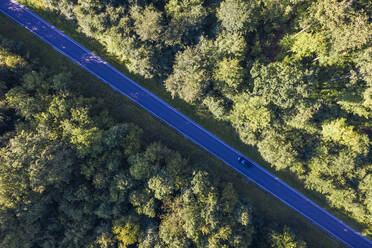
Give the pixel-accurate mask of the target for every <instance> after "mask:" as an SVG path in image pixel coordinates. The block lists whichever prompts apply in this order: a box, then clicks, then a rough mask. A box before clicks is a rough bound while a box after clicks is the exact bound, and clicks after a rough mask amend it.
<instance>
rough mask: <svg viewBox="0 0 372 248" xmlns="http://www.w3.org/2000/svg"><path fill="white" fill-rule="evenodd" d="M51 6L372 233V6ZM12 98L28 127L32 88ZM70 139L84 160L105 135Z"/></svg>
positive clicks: (53, 1) (325, 1)
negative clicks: (371, 193)
mask: <svg viewBox="0 0 372 248" xmlns="http://www.w3.org/2000/svg"><path fill="white" fill-rule="evenodd" d="M42 2H43V3H44V4H45V6H46V7H48V8H51V9H54V10H57V11H59V12H60V13H61V14H63V15H64V16H65V17H66V18H67V19H70V20H71V21H73V22H75V23H77V25H78V26H79V28H80V30H81V31H82V32H83V33H85V34H86V35H88V36H91V37H93V38H95V39H97V40H98V41H100V42H101V43H102V44H103V45H105V46H106V48H107V50H108V51H109V52H111V53H113V54H115V55H117V56H118V57H119V58H121V59H122V60H123V61H124V62H125V64H126V66H127V67H128V69H129V70H130V71H131V72H134V73H137V74H140V75H142V76H144V77H147V78H159V79H162V80H163V81H164V86H165V88H166V90H167V91H168V92H169V93H170V94H171V95H172V96H173V97H180V98H182V99H183V100H185V101H186V102H187V103H190V104H194V105H196V106H203V107H204V108H206V109H208V110H209V111H210V112H211V113H212V114H213V116H215V118H216V119H219V120H224V121H230V122H231V124H232V125H233V126H234V127H235V128H236V131H237V133H238V135H239V136H240V137H241V139H242V140H243V141H244V142H245V143H248V144H253V145H257V147H258V149H259V151H260V153H261V154H262V156H263V158H264V159H266V160H267V161H269V162H270V163H271V164H272V166H273V167H275V168H276V169H283V170H290V171H292V172H293V173H294V174H295V175H297V176H298V179H300V180H302V182H303V183H304V185H305V187H308V188H311V189H313V190H316V191H318V192H321V193H322V194H324V195H325V196H326V197H327V199H328V200H329V202H330V205H332V206H336V207H338V208H340V209H342V210H343V211H345V210H346V212H347V214H349V215H351V216H352V217H353V218H354V219H356V220H357V221H359V222H361V223H362V224H365V225H366V226H369V227H371V226H372V222H371V219H370V216H371V215H372V212H371V209H370V205H371V204H370V201H368V197H366V194H367V193H366V191H365V190H364V191H363V190H361V188H360V187H361V186H360V185H362V184H363V185H365V180H367V179H365V178H366V175H368V174H370V170H371V169H370V166H371V160H372V159H371V156H372V155H371V154H372V152H371V130H372V126H371V121H370V120H371V118H372V81H371V78H372V60H371V58H372V52H371V51H372V50H371V42H372V23H371V15H372V8H371V4H370V1H365V0H354V1H348V0H312V1H303V0H285V1H277V0H217V1H200V0H170V1H163V0H156V1H150V0H144V1H105V0H96V1H80V0H79V1H67V0H64V1H57V0H42ZM2 63H3V64H4V63H5V64H8V65H9V66H10V67H13V69H12V70H15V69H16V68H17V66H19V65H22V61H21V59H20V58H17V57H13V58H9V59H8V61H7V62H2ZM9 70H10V69H9ZM1 80H2V79H1ZM1 80H0V81H1ZM0 86H1V84H0ZM159 86H160V85H159ZM1 89H3V87H2V86H1ZM16 96H20V97H19V101H18V100H17V97H16ZM8 98H9V102H11V103H12V104H13V105H12V106H16V105H17V106H24V108H22V109H19V110H17V111H18V112H22V111H23V114H24V118H26V119H27V118H30V114H29V116H27V113H34V112H35V111H36V112H37V111H40V109H38V108H40V106H39V104H36V103H38V101H35V100H33V98H31V97H30V96H29V93H28V92H27V91H25V90H23V89H19V88H18V89H13V90H12V91H11V92H10V93H9V94H8ZM4 111H5V110H4ZM76 111H77V112H78V113H83V112H82V110H80V109H79V110H76ZM1 121H6V120H5V119H4V118H2V119H1ZM87 128H88V127H87ZM64 130H65V131H64V133H65V135H70V136H71V137H72V138H73V140H74V142H75V145H76V146H77V147H80V148H79V149H81V152H82V153H84V147H85V148H88V147H92V145H93V144H95V142H96V141H95V140H97V139H99V136H100V135H101V134H100V131H99V129H97V127H94V126H91V127H89V128H88V129H86V130H80V129H78V128H77V127H76V126H74V124H72V123H68V122H66V123H65V124H64ZM74 135H75V136H74ZM94 147H95V149H96V151H97V152H98V151H99V149H100V147H99V146H97V145H96V146H94ZM89 149H90V148H89ZM343 161H344V162H343ZM346 161H347V162H346ZM133 170H134V169H133ZM337 171H338V172H342V173H336V172H337ZM137 172H138V173H140V171H139V170H138V171H137ZM336 178H337V180H339V181H341V182H343V184H342V185H339V184H337V183H336V182H337V180H336ZM151 182H152V183H151V185H153V186H154V185H162V186H163V187H164V192H163V193H160V192H158V193H157V194H158V197H161V195H163V194H165V195H166V192H167V190H166V188H167V184H169V183H170V184H171V182H169V181H168V180H167V179H165V178H163V177H162V176H158V177H157V178H156V179H153V180H152V181H151ZM363 187H364V186H362V188H363ZM226 230H227V229H226ZM365 231H366V232H372V230H371V229H370V228H369V231H367V230H365ZM149 237H150V236H149Z"/></svg>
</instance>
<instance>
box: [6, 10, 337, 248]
mask: <svg viewBox="0 0 372 248" xmlns="http://www.w3.org/2000/svg"><path fill="white" fill-rule="evenodd" d="M38 14H40V15H41V16H42V17H43V18H45V19H47V20H48V21H51V20H52V19H53V18H52V16H51V15H49V14H48V13H44V15H43V14H42V12H38ZM48 16H49V17H48ZM54 20H59V19H58V18H54ZM53 24H55V25H56V26H58V27H59V28H61V27H62V29H64V26H66V29H64V30H65V32H66V33H67V34H69V35H70V36H72V38H74V39H75V40H77V41H78V42H80V43H82V44H84V45H85V46H86V47H88V48H89V49H91V50H93V51H94V52H96V53H97V54H99V55H100V56H101V57H103V58H104V59H106V60H108V61H109V62H110V63H112V64H113V65H114V66H116V67H117V68H119V69H120V70H122V71H123V72H124V73H126V74H127V75H129V76H131V77H132V78H134V79H135V80H136V81H137V82H140V83H141V84H142V85H144V86H145V87H147V88H148V89H150V90H151V91H153V92H154V93H155V94H157V95H158V96H160V97H162V98H163V99H165V100H166V101H168V102H172V105H173V106H175V107H176V108H177V109H179V110H182V112H184V113H185V114H187V115H188V116H190V117H191V118H192V119H194V120H195V121H197V122H199V123H200V124H201V125H203V126H204V127H206V128H207V129H209V130H211V131H212V132H214V133H215V134H217V135H218V136H220V137H221V138H222V139H224V140H225V141H227V142H228V143H230V144H232V145H233V146H234V147H236V148H237V149H240V150H242V151H244V152H245V153H246V154H247V155H248V156H250V157H251V158H253V159H254V160H256V161H257V162H259V163H261V164H263V161H262V160H260V158H259V156H258V155H257V154H255V153H254V149H252V148H251V147H248V146H246V145H244V144H242V143H241V142H239V139H238V138H237V137H236V136H233V135H231V134H233V133H234V131H233V129H232V128H231V127H230V126H228V125H227V124H225V123H219V122H216V121H214V120H213V119H212V118H210V116H208V115H207V114H206V113H202V112H200V111H196V110H195V109H194V108H192V107H190V106H189V105H186V104H185V103H183V102H182V101H180V100H175V101H172V100H171V99H170V98H169V96H168V94H167V93H166V92H164V91H163V90H162V89H160V88H161V87H158V86H159V85H161V84H160V82H154V81H144V80H142V79H141V78H138V77H135V76H133V75H130V74H129V73H127V71H126V70H125V68H124V67H123V65H120V64H119V63H118V61H116V60H115V58H114V57H110V56H109V55H105V51H104V49H103V48H102V47H101V46H100V45H99V44H98V43H97V42H95V41H92V40H89V39H87V38H86V37H84V36H83V35H81V34H79V33H77V32H75V31H74V29H73V28H71V26H70V25H67V24H66V23H63V22H61V23H60V24H58V23H55V22H53ZM69 29H71V30H69ZM0 30H1V33H2V35H4V36H6V37H9V38H11V39H15V40H23V41H24V42H25V43H26V44H25V45H26V46H27V47H28V48H29V49H30V50H31V56H30V57H31V58H32V57H33V56H32V55H33V54H35V57H36V56H37V57H39V58H40V59H41V64H44V65H49V67H50V68H51V69H53V70H60V69H61V68H62V69H64V70H67V71H71V72H72V73H73V74H74V75H75V77H76V78H75V79H76V81H78V82H82V87H83V89H84V90H86V92H87V95H91V96H92V95H94V96H99V97H102V98H103V99H104V100H105V102H106V104H108V106H111V107H112V113H113V114H114V115H115V116H116V117H117V118H118V119H119V120H126V121H131V122H134V123H136V124H138V125H139V126H141V127H143V128H144V130H145V133H146V134H147V140H148V141H152V140H161V141H162V142H163V143H165V144H166V145H168V146H169V147H171V148H173V149H176V150H178V151H180V152H181V153H182V154H183V155H184V156H186V157H188V158H189V160H190V161H191V162H192V163H198V164H201V165H203V166H205V167H208V170H209V171H211V172H213V173H216V174H219V175H224V178H226V180H229V181H232V182H234V183H235V185H236V187H237V188H238V190H239V191H240V192H241V193H243V194H246V195H248V196H249V197H250V198H251V199H252V201H253V204H254V206H255V208H256V214H258V215H264V216H266V217H267V219H270V220H272V221H273V222H279V223H284V224H286V225H289V226H291V227H292V229H294V230H297V231H302V230H307V231H306V232H305V231H302V233H301V236H303V237H304V239H305V240H306V241H307V242H308V243H309V244H312V246H313V247H338V246H339V245H338V244H336V243H333V242H332V241H331V240H330V239H328V237H327V236H328V235H326V234H325V233H324V232H323V231H321V230H320V229H319V228H317V227H315V226H314V225H312V224H311V223H310V222H309V221H308V220H306V219H305V218H304V217H302V216H301V215H299V214H297V213H295V212H294V211H292V210H291V209H290V208H288V207H287V206H285V205H284V204H282V203H281V202H279V201H278V200H276V199H275V198H273V197H272V196H271V195H270V194H268V193H266V192H264V191H262V190H261V189H259V188H258V187H256V186H255V185H254V184H253V183H249V182H247V181H246V180H245V179H244V178H243V177H242V176H240V175H238V174H237V173H235V172H234V171H233V170H232V169H230V168H229V167H227V166H226V165H224V164H223V163H221V162H219V161H218V160H216V159H215V158H213V157H212V156H210V155H209V154H208V153H206V152H204V151H202V150H201V149H199V148H198V147H197V146H195V145H193V144H192V143H191V142H188V141H187V140H185V139H184V138H183V137H182V136H181V135H179V134H177V133H176V132H175V131H174V130H173V129H171V128H169V127H167V126H166V125H164V124H162V123H161V122H160V121H158V120H156V119H155V118H153V117H152V116H151V115H149V114H148V113H147V112H146V111H144V110H142V109H141V108H139V107H138V106H136V105H134V104H133V103H132V102H130V101H129V100H128V99H126V98H125V97H123V96H121V95H120V94H118V93H116V92H114V91H112V90H111V88H109V87H108V86H106V85H104V84H102V83H101V82H100V81H99V80H97V79H95V78H94V77H93V76H92V75H90V74H89V73H87V72H85V71H83V70H82V69H80V68H79V67H78V66H76V65H74V64H72V63H71V62H70V61H69V60H68V59H66V58H64V57H63V56H62V55H59V54H58V53H57V52H55V51H54V50H53V49H51V48H50V47H48V46H46V45H45V44H44V43H42V42H40V41H39V40H38V39H36V38H35V37H33V36H32V35H31V34H30V33H28V32H27V31H26V30H24V29H22V28H20V27H19V26H17V25H15V24H14V23H13V22H11V21H10V20H9V19H7V18H5V17H4V16H3V15H0ZM144 124H146V125H144ZM265 166H266V167H268V165H267V164H265ZM283 175H284V173H283ZM283 175H282V178H283ZM284 180H286V179H285V178H284ZM286 181H288V180H286Z"/></svg>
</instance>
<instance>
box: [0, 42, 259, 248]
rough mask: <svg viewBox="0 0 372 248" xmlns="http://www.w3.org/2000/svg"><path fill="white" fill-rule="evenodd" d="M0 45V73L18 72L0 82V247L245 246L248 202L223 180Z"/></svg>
mask: <svg viewBox="0 0 372 248" xmlns="http://www.w3.org/2000/svg"><path fill="white" fill-rule="evenodd" d="M1 49H3V50H2V51H4V52H3V53H2V54H0V61H13V59H14V58H16V59H17V60H16V61H18V62H15V63H4V64H3V65H2V66H3V67H2V69H3V70H2V71H1V72H0V73H1V74H0V75H2V74H6V73H9V71H10V73H11V74H12V75H11V76H12V78H14V79H17V81H16V82H17V84H16V85H11V84H8V83H7V82H6V81H5V82H4V83H2V84H1V86H3V87H2V88H1V90H2V91H1V99H2V104H3V109H5V110H4V111H5V112H4V113H6V111H7V109H11V110H12V111H13V113H16V114H13V116H11V117H10V118H9V119H4V120H3V125H5V124H8V123H11V124H13V125H9V126H7V127H6V128H7V129H4V130H3V132H2V133H1V135H2V141H3V142H4V144H2V148H1V150H0V246H1V247H9V248H13V247H14V248H15V247H30V248H31V247H127V246H131V245H132V246H138V247H143V248H145V247H195V246H198V247H207V246H208V247H221V246H224V247H247V246H249V244H250V243H251V240H252V235H253V230H254V227H253V223H252V217H251V216H252V207H251V204H250V203H249V202H248V201H243V200H240V197H239V196H238V194H237V193H236V191H235V189H234V187H233V186H232V184H227V186H225V185H226V184H225V183H224V182H222V181H220V179H219V178H214V179H212V178H211V177H209V175H208V172H206V171H203V170H200V169H198V166H194V168H193V166H192V165H190V164H189V163H188V162H187V160H185V159H184V158H182V157H181V155H180V154H179V153H178V152H176V151H173V150H170V149H168V148H167V147H165V146H164V145H162V144H160V143H153V144H144V143H143V142H142V140H143V138H142V135H143V131H142V130H141V129H140V128H139V127H137V126H135V125H134V124H130V123H117V122H116V121H115V120H114V119H113V118H111V117H110V115H109V114H108V112H107V111H106V110H105V109H104V107H103V105H101V103H100V102H101V101H100V100H99V99H95V98H86V97H83V96H81V95H80V94H79V90H76V89H73V85H76V82H74V81H73V80H72V79H71V78H72V76H73V75H69V74H66V73H59V74H56V73H53V72H46V70H44V69H43V70H37V69H35V68H37V64H33V65H32V66H33V67H34V69H35V70H30V65H29V62H27V60H25V59H23V58H22V57H21V56H19V55H16V54H13V53H11V52H10V51H9V49H6V48H1ZM8 57H9V60H7V58H8ZM19 62H22V63H21V64H20V63H19ZM15 65H16V66H15ZM13 68H17V70H14V71H12V70H13ZM5 131H6V132H5Z"/></svg>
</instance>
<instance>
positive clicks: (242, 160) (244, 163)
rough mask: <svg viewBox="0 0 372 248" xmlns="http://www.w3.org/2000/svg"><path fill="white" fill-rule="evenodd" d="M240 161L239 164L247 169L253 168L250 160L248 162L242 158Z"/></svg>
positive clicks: (239, 158)
mask: <svg viewBox="0 0 372 248" xmlns="http://www.w3.org/2000/svg"><path fill="white" fill-rule="evenodd" d="M238 161H239V163H241V164H242V165H244V166H245V167H251V166H252V163H250V162H249V161H248V160H246V159H245V158H243V157H241V156H239V157H238Z"/></svg>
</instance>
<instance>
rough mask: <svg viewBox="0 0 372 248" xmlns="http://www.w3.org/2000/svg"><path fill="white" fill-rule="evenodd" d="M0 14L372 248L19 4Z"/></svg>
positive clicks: (4, 5) (362, 247) (321, 221)
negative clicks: (240, 159) (245, 162)
mask: <svg viewBox="0 0 372 248" xmlns="http://www.w3.org/2000/svg"><path fill="white" fill-rule="evenodd" d="M0 11H1V12H2V13H4V14H5V15H7V16H9V17H10V18H12V19H13V20H15V21H16V22H18V23H19V24H20V25H22V26H23V27H25V28H26V29H28V30H29V31H31V32H32V33H34V34H35V35H36V36H38V37H39V38H40V39H42V40H43V41H45V42H46V43H48V44H49V45H51V46H52V47H53V48H54V49H55V50H57V51H58V52H60V53H62V54H63V55H65V56H66V57H68V58H69V59H71V60H72V61H73V62H75V63H77V64H78V65H80V66H81V67H82V68H84V69H86V70H87V71H89V72H90V73H92V74H93V75H95V76H96V77H98V78H100V79H101V80H102V81H103V82H104V83H107V84H109V85H110V86H111V87H112V88H113V89H115V90H116V91H118V92H120V93H121V94H123V95H125V96H127V97H128V98H130V99H131V100H132V101H134V102H136V103H137V104H139V105H140V106H142V107H143V108H144V109H146V110H147V111H148V112H150V113H151V114H152V115H154V116H156V117H157V118H159V119H160V120H162V121H164V122H165V123H167V124H168V125H169V126H171V127H173V128H174V129H176V130H177V131H178V132H180V133H181V134H182V135H183V136H185V137H186V138H187V139H189V140H191V141H192V142H194V143H196V144H197V145H199V146H201V147H202V148H204V149H205V150H207V151H208V152H210V153H212V154H213V155H214V156H216V157H217V158H219V159H220V160H222V161H223V162H225V163H226V164H227V165H229V166H231V167H232V168H234V169H235V170H237V171H238V172H240V173H241V174H243V175H244V176H245V177H246V178H247V179H249V180H251V181H253V182H254V183H256V184H257V185H259V186H260V187H262V188H263V189H265V190H267V191H268V192H270V193H271V194H272V195H274V196H275V197H277V198H278V199H279V200H281V201H282V202H284V203H285V204H287V205H288V206H290V207H292V208H293V209H295V210H296V211H298V212H299V213H301V214H302V215H304V216H305V217H307V218H308V219H310V220H311V221H312V222H314V223H315V224H317V225H318V226H320V227H321V228H322V229H324V230H325V231H327V232H328V233H330V234H331V235H332V236H334V237H335V238H337V239H338V240H340V241H341V242H343V243H345V244H346V245H348V246H350V247H354V248H372V242H371V241H370V240H369V239H367V238H365V237H364V236H362V235H361V234H360V233H358V232H357V231H355V230H354V229H352V228H351V227H350V226H348V225H346V224H345V223H343V222H342V221H340V220H339V219H337V218H336V217H334V216H333V215H331V214H330V213H328V212H327V211H325V210H323V209H322V208H320V207H319V206H318V205H316V204H315V203H313V202H312V201H310V200H309V199H308V198H306V197H305V196H304V195H302V194H301V193H299V192H297V191H296V190H294V189H293V188H291V187H290V186H288V185H287V184H285V183H284V182H283V181H281V180H280V179H278V178H277V177H275V176H274V175H272V174H271V173H269V172H268V171H266V170H265V169H263V168H262V167H261V166H259V165H258V164H256V163H255V162H253V161H252V160H250V159H248V158H247V160H248V161H249V162H250V163H251V164H252V166H251V167H250V168H246V167H244V166H243V165H241V164H240V163H239V162H238V160H237V158H238V156H243V157H245V156H244V155H242V154H241V153H240V152H238V151H236V150H235V149H233V148H232V147H230V146H229V145H227V144H225V143H224V142H223V141H221V140H220V139H219V138H217V137H216V136H214V135H213V134H211V133H209V132H208V131H207V130H205V129H204V128H202V127H201V126H199V125H198V124H196V123H195V122H193V121H192V120H191V119H189V118H188V117H186V116H184V115H183V114H181V113H180V112H178V111H177V110H175V109H174V108H172V107H171V106H169V105H168V104H167V103H165V102H164V101H162V100H161V99H159V98H158V97H156V96H155V95H153V94H152V93H151V92H149V91H148V90H146V89H144V88H142V87H141V86H139V85H138V84H137V83H135V82H134V81H133V80H131V79H130V78H128V77H127V76H125V75H123V74H122V73H120V72H119V71H118V70H116V69H115V68H113V67H112V66H111V65H109V64H108V63H107V62H105V61H103V60H102V59H101V58H99V57H98V56H96V55H94V54H93V53H92V52H90V51H89V50H87V49H86V48H84V47H83V46H82V45H80V44H78V43H76V42H75V41H73V40H72V39H71V38H69V37H68V36H66V35H65V34H63V33H62V32H60V31H58V30H57V28H55V27H54V26H52V25H51V24H49V23H47V22H45V21H44V20H42V19H41V18H40V17H38V16H37V15H35V14H34V13H32V12H31V11H29V10H27V9H26V8H24V7H23V6H22V5H20V4H18V3H16V2H15V1H11V0H0Z"/></svg>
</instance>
